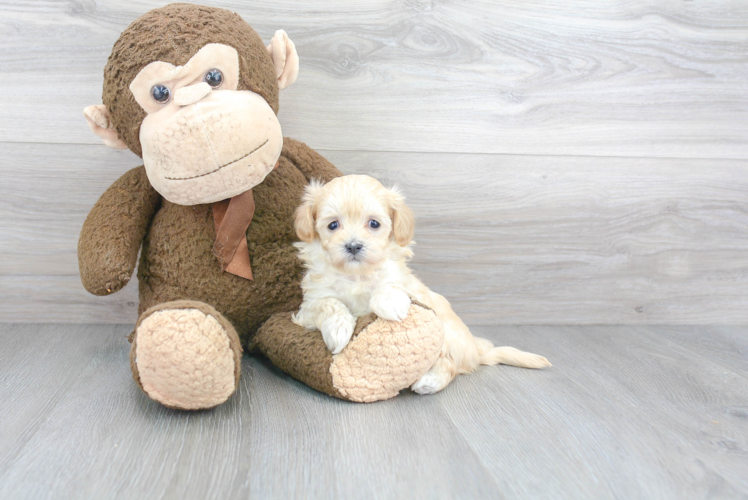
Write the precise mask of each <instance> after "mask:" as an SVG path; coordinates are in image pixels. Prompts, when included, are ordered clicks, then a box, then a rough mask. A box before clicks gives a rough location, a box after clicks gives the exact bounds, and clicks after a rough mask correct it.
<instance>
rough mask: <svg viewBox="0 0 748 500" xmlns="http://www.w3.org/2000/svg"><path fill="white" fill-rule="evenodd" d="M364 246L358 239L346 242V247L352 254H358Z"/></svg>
mask: <svg viewBox="0 0 748 500" xmlns="http://www.w3.org/2000/svg"><path fill="white" fill-rule="evenodd" d="M362 248H364V245H362V244H361V243H359V242H357V241H351V242H350V243H346V244H345V249H346V250H347V251H348V253H349V254H351V255H356V254H357V253H358V252H360V251H361V249H362Z"/></svg>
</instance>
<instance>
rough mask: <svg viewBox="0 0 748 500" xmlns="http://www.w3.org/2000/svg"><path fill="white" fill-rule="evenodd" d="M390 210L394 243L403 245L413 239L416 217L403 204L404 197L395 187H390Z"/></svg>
mask: <svg viewBox="0 0 748 500" xmlns="http://www.w3.org/2000/svg"><path fill="white" fill-rule="evenodd" d="M390 211H391V214H392V234H393V235H394V237H395V243H397V244H398V245H400V246H401V247H404V246H406V245H408V244H409V243H410V242H411V241H413V235H414V233H415V229H416V219H415V216H414V215H413V211H412V210H411V209H410V207H409V206H408V205H406V204H405V197H404V196H403V195H402V194H401V193H400V190H399V189H398V188H397V187H392V188H391V189H390Z"/></svg>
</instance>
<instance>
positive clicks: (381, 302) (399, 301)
mask: <svg viewBox="0 0 748 500" xmlns="http://www.w3.org/2000/svg"><path fill="white" fill-rule="evenodd" d="M369 308H370V309H371V310H372V312H373V313H374V314H376V315H377V316H379V317H380V318H383V319H388V320H390V321H402V320H404V319H405V317H406V316H407V315H408V310H409V309H410V297H408V294H407V293H405V292H403V291H402V290H400V289H399V288H395V287H391V286H388V287H384V288H382V289H380V290H377V291H376V292H374V294H373V295H372V296H371V299H370V300H369Z"/></svg>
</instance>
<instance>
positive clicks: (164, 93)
mask: <svg viewBox="0 0 748 500" xmlns="http://www.w3.org/2000/svg"><path fill="white" fill-rule="evenodd" d="M151 97H153V100H154V101H156V102H159V103H161V104H163V103H165V102H169V99H171V92H170V91H169V88H168V87H166V86H165V85H161V84H158V85H154V86H153V87H151Z"/></svg>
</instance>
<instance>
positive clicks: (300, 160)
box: [281, 137, 343, 182]
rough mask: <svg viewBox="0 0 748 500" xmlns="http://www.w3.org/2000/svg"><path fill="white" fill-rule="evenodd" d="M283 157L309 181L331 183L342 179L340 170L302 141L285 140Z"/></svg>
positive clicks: (286, 138)
mask: <svg viewBox="0 0 748 500" xmlns="http://www.w3.org/2000/svg"><path fill="white" fill-rule="evenodd" d="M281 156H283V157H284V158H287V159H288V160H290V161H291V162H292V163H293V164H294V165H295V166H296V168H298V169H299V170H300V171H301V173H302V174H304V177H306V180H307V181H310V180H312V179H319V180H321V181H324V182H329V181H331V180H332V179H334V178H335V177H340V176H341V175H343V174H341V173H340V170H338V169H337V168H335V165H333V164H332V163H330V162H329V161H327V160H326V159H325V158H324V157H323V156H322V155H321V154H319V153H318V152H316V151H315V150H313V149H312V148H310V147H309V146H307V145H306V144H304V143H303V142H301V141H297V140H296V139H291V138H289V137H284V138H283V152H282V153H281Z"/></svg>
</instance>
